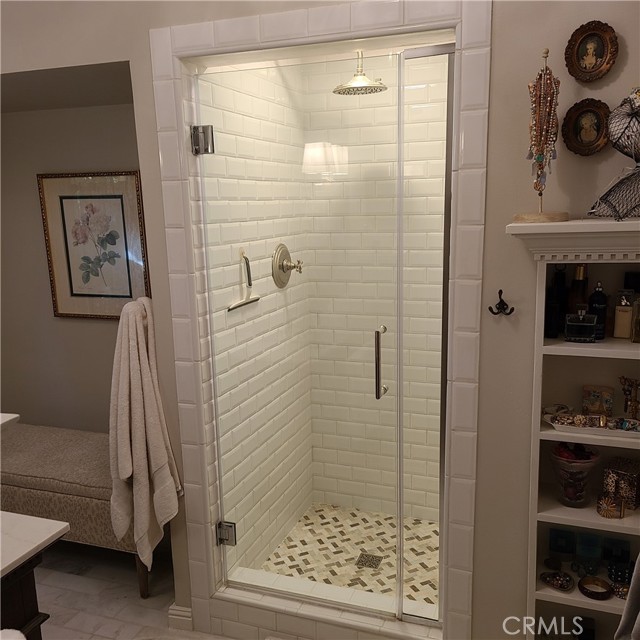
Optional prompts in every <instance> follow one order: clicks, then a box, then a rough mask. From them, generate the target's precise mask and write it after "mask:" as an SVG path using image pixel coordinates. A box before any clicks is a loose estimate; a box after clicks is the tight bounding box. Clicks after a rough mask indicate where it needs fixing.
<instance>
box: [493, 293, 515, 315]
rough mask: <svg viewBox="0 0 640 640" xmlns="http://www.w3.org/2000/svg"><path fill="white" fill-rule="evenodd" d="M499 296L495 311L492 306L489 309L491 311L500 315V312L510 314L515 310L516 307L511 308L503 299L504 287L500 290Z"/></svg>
mask: <svg viewBox="0 0 640 640" xmlns="http://www.w3.org/2000/svg"><path fill="white" fill-rule="evenodd" d="M498 297H499V298H500V300H498V302H496V308H495V311H494V310H493V309H492V308H491V307H489V311H491V313H492V314H493V315H494V316H499V315H500V314H502V315H503V316H510V315H511V314H512V313H513V312H514V311H515V308H514V307H511V308H509V305H508V304H507V303H506V302H505V301H504V300H503V299H502V289H500V290H499V291H498Z"/></svg>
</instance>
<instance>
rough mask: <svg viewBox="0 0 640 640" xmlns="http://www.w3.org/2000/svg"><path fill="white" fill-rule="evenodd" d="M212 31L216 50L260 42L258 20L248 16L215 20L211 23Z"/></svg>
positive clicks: (256, 17) (255, 17)
mask: <svg viewBox="0 0 640 640" xmlns="http://www.w3.org/2000/svg"><path fill="white" fill-rule="evenodd" d="M213 31H214V37H215V41H216V47H217V48H221V47H231V46H233V47H236V46H238V45H241V44H255V43H258V42H260V18H259V17H258V16H248V17H246V18H231V19H229V20H216V21H215V22H214V23H213Z"/></svg>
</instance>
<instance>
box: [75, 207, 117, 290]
mask: <svg viewBox="0 0 640 640" xmlns="http://www.w3.org/2000/svg"><path fill="white" fill-rule="evenodd" d="M110 226H111V216H110V215H109V214H108V213H105V212H104V211H101V210H100V209H99V208H98V207H97V206H96V205H95V204H93V203H91V202H90V203H89V204H87V205H85V207H84V211H83V212H82V213H81V214H80V215H79V216H78V217H77V218H76V220H75V222H74V223H73V227H72V228H71V237H72V238H73V246H74V247H77V246H78V245H81V244H88V243H89V242H91V244H93V246H94V249H95V252H96V255H95V256H82V259H81V262H80V265H79V266H78V268H79V269H80V271H82V282H83V283H84V284H88V283H89V281H90V280H91V278H92V277H96V278H98V277H100V278H102V281H103V282H104V284H105V286H107V280H106V278H105V275H104V272H103V267H104V266H105V265H106V264H110V265H115V263H116V260H117V259H118V258H120V257H121V256H120V254H119V253H117V252H115V251H113V250H110V249H109V247H110V246H115V244H116V242H117V241H118V238H119V237H120V234H119V233H118V232H117V231H116V230H115V229H111V230H110V229H109V227H110Z"/></svg>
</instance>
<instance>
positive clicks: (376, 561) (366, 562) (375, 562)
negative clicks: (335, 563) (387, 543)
mask: <svg viewBox="0 0 640 640" xmlns="http://www.w3.org/2000/svg"><path fill="white" fill-rule="evenodd" d="M381 562H382V556H374V555H373V554H372V553H364V552H361V553H360V555H359V556H358V559H357V560H356V567H358V569H363V568H365V567H366V568H367V569H377V568H378V567H379V566H380V563H381Z"/></svg>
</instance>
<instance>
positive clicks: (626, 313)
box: [613, 289, 633, 340]
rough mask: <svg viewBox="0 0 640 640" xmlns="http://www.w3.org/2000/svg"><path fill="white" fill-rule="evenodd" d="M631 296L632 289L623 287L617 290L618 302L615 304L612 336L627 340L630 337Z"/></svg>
mask: <svg viewBox="0 0 640 640" xmlns="http://www.w3.org/2000/svg"><path fill="white" fill-rule="evenodd" d="M632 296H633V291H629V290H626V289H623V290H621V291H619V292H618V303H617V304H616V315H615V324H614V328H613V337H614V338H626V339H627V340H628V339H629V338H630V337H631V324H632V322H631V318H632V307H631V299H632Z"/></svg>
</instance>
